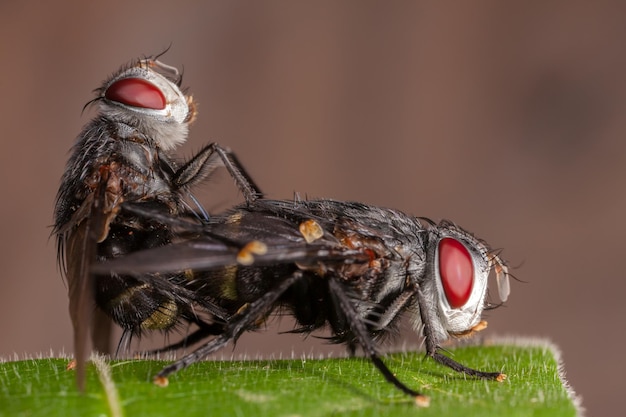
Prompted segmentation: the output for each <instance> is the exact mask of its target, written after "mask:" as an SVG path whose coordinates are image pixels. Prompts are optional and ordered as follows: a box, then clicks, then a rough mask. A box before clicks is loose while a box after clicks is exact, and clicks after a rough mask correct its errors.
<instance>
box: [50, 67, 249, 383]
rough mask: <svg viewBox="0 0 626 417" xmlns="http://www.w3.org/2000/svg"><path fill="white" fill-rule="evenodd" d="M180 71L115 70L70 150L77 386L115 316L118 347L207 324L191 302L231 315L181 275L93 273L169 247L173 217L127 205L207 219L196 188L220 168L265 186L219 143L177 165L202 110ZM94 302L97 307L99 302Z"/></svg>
mask: <svg viewBox="0 0 626 417" xmlns="http://www.w3.org/2000/svg"><path fill="white" fill-rule="evenodd" d="M181 81H182V76H181V74H180V73H179V72H178V70H177V69H176V68H174V67H171V66H169V65H166V64H164V63H162V62H161V61H159V60H158V57H155V58H146V59H140V60H137V61H134V62H132V63H131V64H129V65H127V66H125V67H123V68H121V69H120V70H118V71H117V72H116V73H115V74H114V75H113V76H111V77H109V78H108V79H107V80H106V81H104V83H103V84H102V85H101V87H100V88H98V89H97V90H96V98H95V99H94V100H92V101H91V102H90V103H89V104H93V103H95V104H98V107H99V112H98V114H97V116H96V117H95V118H94V119H93V120H92V121H91V122H90V123H89V124H88V125H86V126H85V127H84V129H83V131H82V132H81V133H80V135H79V136H78V138H77V140H76V143H75V144H74V147H73V148H72V151H71V156H70V158H69V160H68V163H67V166H66V169H65V173H64V174H63V177H62V179H61V185H60V188H59V191H58V194H57V198H56V204H55V210H54V230H53V234H54V235H56V241H57V252H58V263H59V266H60V269H61V271H62V273H63V274H64V275H65V276H66V278H67V282H68V292H69V299H70V303H69V310H70V316H71V319H72V325H73V329H74V352H75V359H76V365H77V368H78V369H77V378H78V383H79V386H80V387H81V388H82V387H83V385H84V361H85V358H86V356H87V351H88V344H89V339H90V334H89V333H90V331H91V338H92V344H93V346H94V347H95V348H96V349H99V350H101V351H104V352H107V351H108V349H109V338H110V330H111V327H110V321H111V320H112V321H113V322H115V323H117V324H118V325H119V326H121V327H122V329H123V330H124V337H123V342H122V343H121V344H120V347H119V348H118V349H120V348H121V349H125V348H128V344H129V343H130V338H131V337H132V336H133V335H140V334H141V333H142V332H144V331H149V330H154V329H157V330H167V329H169V328H171V327H172V326H174V325H176V324H178V323H180V322H184V321H189V322H193V323H196V324H197V325H199V326H201V327H204V328H208V329H210V328H211V326H212V324H210V323H206V322H204V321H202V320H200V319H199V318H198V316H197V315H196V314H195V313H193V312H192V311H191V307H190V306H191V303H192V302H195V303H196V304H197V306H199V307H200V308H204V309H206V310H208V312H209V313H210V315H212V316H216V317H220V316H225V315H226V312H224V311H222V310H220V309H219V308H217V307H216V306H215V305H213V304H210V303H208V302H207V301H206V299H204V300H203V299H199V298H197V296H196V295H195V294H194V293H192V292H190V291H189V290H186V289H185V288H184V287H183V286H181V285H178V282H179V281H180V279H181V278H180V276H179V274H169V275H165V276H160V277H155V276H154V275H150V274H145V275H141V276H137V275H133V276H130V275H123V274H117V273H105V274H98V275H95V274H93V273H92V272H91V270H90V268H91V265H92V264H93V263H94V262H96V260H103V259H111V258H117V257H120V256H124V255H126V254H128V253H131V252H134V251H137V250H141V249H149V248H155V247H159V246H163V245H167V244H169V243H170V242H171V241H172V240H173V239H174V238H175V233H174V232H173V230H172V229H171V227H170V225H169V224H168V223H167V222H165V223H164V222H161V221H159V220H155V219H153V218H146V217H139V216H136V215H134V214H132V213H131V212H128V211H125V210H124V208H125V207H130V206H133V205H135V206H137V207H144V208H146V207H149V208H150V210H151V211H153V212H154V213H158V214H161V215H167V216H170V217H181V218H184V217H195V218H199V219H203V220H206V219H207V218H208V215H207V214H206V211H204V209H203V208H202V206H200V205H199V204H198V203H197V201H196V199H195V198H194V196H193V195H192V194H191V192H190V189H191V188H192V187H193V186H195V185H197V184H199V183H200V182H202V181H203V180H204V179H206V178H207V177H209V176H210V175H211V173H212V172H213V171H214V170H215V169H216V168H217V167H219V166H224V167H226V168H227V169H228V171H229V173H230V174H231V175H232V176H233V177H234V178H235V179H236V181H237V184H239V185H240V186H242V187H243V188H242V191H243V192H244V195H246V196H250V197H252V196H257V195H258V194H259V191H258V190H257V189H256V187H255V186H254V184H253V182H252V181H251V179H250V178H249V177H248V175H247V174H246V173H245V171H244V170H243V169H242V167H241V165H240V164H239V162H238V161H237V159H236V158H235V157H234V156H233V155H232V154H230V152H229V151H228V150H226V149H223V148H221V147H220V146H219V145H217V144H210V145H207V146H205V147H204V148H203V149H202V150H200V151H199V152H198V153H197V154H195V155H194V156H193V157H192V158H191V159H190V160H188V161H185V162H184V163H182V164H179V163H177V162H175V160H174V157H173V154H172V151H173V150H174V149H175V148H176V147H177V146H178V145H180V144H182V143H183V142H184V141H185V140H186V139H187V134H188V126H189V124H190V123H191V122H192V121H193V120H194V118H195V115H196V106H195V104H194V101H193V99H192V97H191V96H190V95H187V94H186V93H185V92H184V90H182V89H181ZM95 306H97V308H95Z"/></svg>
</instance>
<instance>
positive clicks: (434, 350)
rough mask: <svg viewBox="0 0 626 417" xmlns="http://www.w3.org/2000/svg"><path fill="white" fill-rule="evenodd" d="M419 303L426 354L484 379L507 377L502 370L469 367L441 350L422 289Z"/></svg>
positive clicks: (418, 295) (419, 292)
mask: <svg viewBox="0 0 626 417" xmlns="http://www.w3.org/2000/svg"><path fill="white" fill-rule="evenodd" d="M417 303H418V305H419V310H420V317H421V319H422V324H423V325H424V338H425V340H426V354H427V355H428V356H430V357H431V358H433V359H434V360H436V361H437V362H439V363H440V364H442V365H445V366H447V367H448V368H451V369H454V370H455V371H457V372H462V373H464V374H466V375H470V376H475V377H478V378H484V379H494V380H496V381H503V380H504V379H506V375H505V374H503V373H501V372H485V371H479V370H477V369H472V368H469V367H467V366H465V365H462V364H460V363H458V362H457V361H455V360H454V359H452V358H449V357H448V356H446V355H444V354H442V353H441V352H439V349H440V347H439V345H438V344H437V338H436V337H435V335H434V332H433V329H432V326H431V323H432V321H433V319H432V318H431V316H430V311H429V310H428V308H427V303H426V300H425V299H424V294H422V292H421V290H419V289H418V291H417Z"/></svg>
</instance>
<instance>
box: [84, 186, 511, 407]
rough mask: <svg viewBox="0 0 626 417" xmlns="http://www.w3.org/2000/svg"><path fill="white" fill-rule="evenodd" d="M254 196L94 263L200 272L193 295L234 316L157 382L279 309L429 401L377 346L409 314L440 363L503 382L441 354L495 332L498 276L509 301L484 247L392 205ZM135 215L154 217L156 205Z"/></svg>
mask: <svg viewBox="0 0 626 417" xmlns="http://www.w3.org/2000/svg"><path fill="white" fill-rule="evenodd" d="M249 197H250V198H248V202H247V203H246V204H243V205H240V206H237V207H234V208H233V209H231V210H230V211H228V212H227V213H225V214H223V215H220V216H213V217H211V218H209V219H208V220H207V221H204V222H199V221H193V220H191V221H190V220H185V219H180V218H171V217H170V218H167V217H166V216H163V217H160V216H159V219H160V221H161V222H162V223H164V224H168V223H169V224H170V225H171V227H172V228H176V229H178V230H185V231H186V234H187V235H188V236H192V237H190V238H188V239H183V240H181V241H180V242H177V243H172V244H167V245H163V246H161V247H159V248H155V249H150V250H145V251H141V252H136V253H133V254H131V255H128V256H125V257H121V258H119V259H116V260H114V261H110V262H105V263H102V264H99V265H97V266H96V267H95V269H96V270H98V271H100V272H110V271H114V272H116V273H125V274H135V275H137V274H138V275H141V274H145V273H154V272H159V273H166V272H169V273H175V272H180V271H188V272H189V271H192V273H188V275H187V281H186V282H185V284H184V285H185V288H187V289H189V290H191V291H193V292H194V293H195V294H197V295H198V297H199V298H200V299H202V298H205V299H209V300H211V302H212V303H214V304H215V305H217V306H218V307H219V308H220V309H223V310H224V311H226V312H227V314H226V319H225V322H224V325H223V329H222V331H221V332H219V334H213V335H211V334H208V333H207V332H202V331H198V332H196V333H194V334H193V335H192V336H193V338H192V339H193V341H198V340H202V339H203V338H205V339H209V340H207V341H205V342H204V344H202V345H200V347H198V348H197V349H196V350H195V351H193V352H192V353H189V354H187V355H186V356H184V357H182V358H181V359H179V360H177V361H175V362H174V363H172V364H171V365H168V366H166V367H165V368H163V369H162V370H161V371H160V372H159V373H158V374H157V375H156V377H155V382H157V383H161V384H162V383H165V382H166V381H167V376H168V375H170V374H172V373H174V372H177V371H179V370H181V369H183V368H185V367H187V366H189V365H190V364H193V363H195V362H198V361H200V360H202V359H203V358H205V357H207V355H209V354H211V353H213V352H215V351H217V350H219V349H222V348H223V347H225V346H226V345H228V344H229V343H231V342H232V343H235V342H236V341H237V339H238V338H239V336H240V335H241V334H242V333H243V332H245V331H251V330H256V329H258V328H259V324H260V323H263V322H264V321H265V320H266V318H267V317H268V316H269V315H270V314H271V313H272V312H274V311H276V310H278V309H280V311H281V312H284V311H287V312H288V313H289V314H292V315H293V316H294V318H295V320H296V323H297V328H296V329H294V330H293V332H298V333H305V334H308V333H311V332H313V331H315V330H318V329H320V328H322V327H329V328H330V332H331V336H330V341H331V342H334V343H341V344H344V345H346V346H347V347H348V349H349V351H351V352H354V351H355V349H356V348H357V347H360V348H361V349H362V350H363V352H364V354H365V355H366V356H367V357H369V359H370V360H371V361H372V363H373V364H374V366H376V368H378V370H379V371H380V372H381V373H382V375H383V376H384V377H385V378H386V379H387V381H389V382H390V383H392V384H393V385H394V386H396V387H397V388H398V389H400V390H401V391H402V392H404V393H406V394H408V395H411V396H413V397H415V399H416V401H418V402H419V403H421V404H427V401H428V400H427V397H425V396H424V395H422V394H420V393H419V392H417V391H415V390H413V389H412V388H409V387H408V386H407V385H405V384H404V383H403V382H402V381H400V380H399V379H398V378H397V377H396V376H395V375H394V373H393V372H392V371H391V370H390V369H389V368H388V367H387V366H386V365H385V363H384V362H383V361H382V359H381V357H380V355H379V349H378V340H380V339H381V338H383V337H384V336H388V335H393V334H396V333H397V332H398V331H397V329H398V323H399V321H400V317H401V316H408V318H409V320H410V321H411V323H412V324H413V328H414V329H415V331H416V332H418V333H419V334H420V335H421V336H423V337H424V339H425V347H426V353H427V355H428V356H430V357H432V358H433V359H434V360H435V361H437V362H438V363H440V364H442V365H445V366H447V367H449V368H451V369H453V370H455V371H457V372H461V373H464V374H466V375H470V376H474V377H478V378H484V379H491V380H497V381H502V380H504V379H505V378H506V375H505V374H503V373H501V372H487V371H481V370H476V369H472V368H470V367H467V366H465V365H463V364H461V363H459V362H457V361H455V360H454V359H452V358H450V357H448V356H446V355H444V354H443V353H442V352H441V348H440V346H441V343H442V342H443V341H445V340H446V339H449V338H455V337H465V336H468V335H471V334H472V333H474V332H477V331H480V330H482V329H484V328H485V327H486V325H487V323H486V321H484V320H483V319H482V318H481V316H482V313H483V311H484V309H485V308H486V307H488V303H487V301H486V298H487V284H488V276H489V274H490V271H492V270H493V271H495V276H496V282H497V287H498V294H499V298H500V300H501V302H504V301H506V300H507V298H508V295H509V291H510V289H509V274H508V268H507V266H506V264H505V262H504V261H503V260H502V259H501V258H500V256H499V254H498V253H497V252H496V251H494V250H492V249H491V248H490V247H489V246H488V245H487V243H485V242H484V241H482V240H480V239H478V238H476V237H474V235H472V234H471V233H469V232H467V231H465V230H464V229H462V228H461V227H458V226H457V225H455V224H454V223H452V222H449V221H441V222H439V223H435V222H433V221H431V220H429V219H426V218H417V217H413V216H409V215H407V214H404V213H402V212H399V211H396V210H392V209H388V208H381V207H376V206H371V205H367V204H362V203H356V202H342V201H334V200H312V201H301V200H298V199H296V200H295V201H286V200H285V201H281V200H269V199H264V198H258V199H257V198H254V196H249ZM131 210H133V212H134V213H135V214H136V215H138V216H154V214H153V213H151V211H150V210H149V209H146V210H135V208H131ZM188 341H189V340H188V339H184V340H183V341H182V342H180V343H178V344H175V345H172V346H168V347H166V348H164V349H169V348H177V347H180V346H182V345H183V344H185V343H186V342H188Z"/></svg>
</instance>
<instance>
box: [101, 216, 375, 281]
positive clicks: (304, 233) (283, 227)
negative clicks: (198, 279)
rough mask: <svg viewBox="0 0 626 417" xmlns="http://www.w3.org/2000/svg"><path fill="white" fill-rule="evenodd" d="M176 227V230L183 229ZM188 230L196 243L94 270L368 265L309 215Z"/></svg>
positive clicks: (241, 219)
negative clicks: (330, 264)
mask: <svg viewBox="0 0 626 417" xmlns="http://www.w3.org/2000/svg"><path fill="white" fill-rule="evenodd" d="M176 222H177V223H176V226H177V227H180V226H181V225H183V224H182V223H181V222H180V221H178V220H177V221H176ZM189 228H190V229H192V230H193V231H194V232H195V233H196V237H195V238H189V239H185V240H182V241H179V242H176V243H171V244H169V245H165V246H162V247H159V248H155V249H149V250H144V251H138V252H134V253H132V254H129V255H126V256H124V257H120V258H116V259H111V260H107V261H104V262H102V263H99V264H97V265H95V266H94V268H93V271H94V272H97V273H111V272H115V273H119V274H135V275H137V274H143V273H150V272H160V273H167V272H179V271H184V270H196V271H209V270H216V269H219V268H222V267H225V266H230V265H243V266H249V265H253V264H254V265H255V266H268V265H278V264H288V263H298V264H303V265H315V264H316V263H318V262H333V261H336V262H346V261H349V262H351V263H355V262H367V261H368V260H369V258H368V256H367V254H366V253H364V252H363V251H361V250H358V249H351V248H349V247H346V246H344V245H342V244H341V243H340V242H339V241H338V240H337V239H336V238H335V237H334V236H333V235H332V233H331V231H330V230H324V229H322V226H320V224H318V223H316V222H315V221H314V220H311V222H309V220H306V216H304V217H303V218H302V219H300V218H298V219H294V218H292V217H290V216H287V217H286V216H282V215H280V214H279V213H274V212H269V211H255V210H254V209H251V210H248V209H247V208H240V209H238V210H236V211H234V212H233V213H231V214H229V215H227V216H224V217H220V218H215V217H214V218H212V219H211V222H210V223H209V224H207V225H204V226H203V229H199V228H198V224H190V226H189ZM311 229H312V230H311ZM180 235H184V233H181V234H180Z"/></svg>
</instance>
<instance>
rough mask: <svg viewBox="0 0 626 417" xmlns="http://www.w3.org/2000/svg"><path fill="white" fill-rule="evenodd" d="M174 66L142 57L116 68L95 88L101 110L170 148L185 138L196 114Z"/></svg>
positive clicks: (160, 144) (190, 98)
mask: <svg viewBox="0 0 626 417" xmlns="http://www.w3.org/2000/svg"><path fill="white" fill-rule="evenodd" d="M180 81H181V75H180V74H179V73H178V70H177V69H176V68H174V67H170V66H169V65H166V64H164V63H162V62H159V61H156V60H151V59H144V60H140V61H138V63H137V64H136V65H132V66H130V67H129V68H127V69H124V70H122V71H120V72H118V73H117V74H116V75H115V76H113V77H112V78H111V79H110V80H108V81H107V82H105V83H104V85H103V86H102V87H101V88H100V89H99V90H98V92H99V104H100V109H101V111H102V112H103V113H105V114H107V115H109V116H110V117H111V118H113V119H116V120H119V121H121V122H124V123H126V124H128V125H129V126H136V127H137V128H138V129H139V130H141V131H142V132H143V133H145V134H146V135H147V136H149V137H151V138H153V139H154V140H155V141H156V143H157V145H158V146H159V147H160V148H161V149H163V150H165V151H169V150H171V149H173V148H174V147H176V146H178V145H180V144H182V143H183V142H184V141H185V140H186V139H187V132H188V125H189V123H190V122H192V121H193V119H194V116H195V114H196V110H195V106H194V104H193V100H192V97H191V96H185V94H184V93H183V92H182V90H181V89H180V85H179V84H180Z"/></svg>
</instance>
